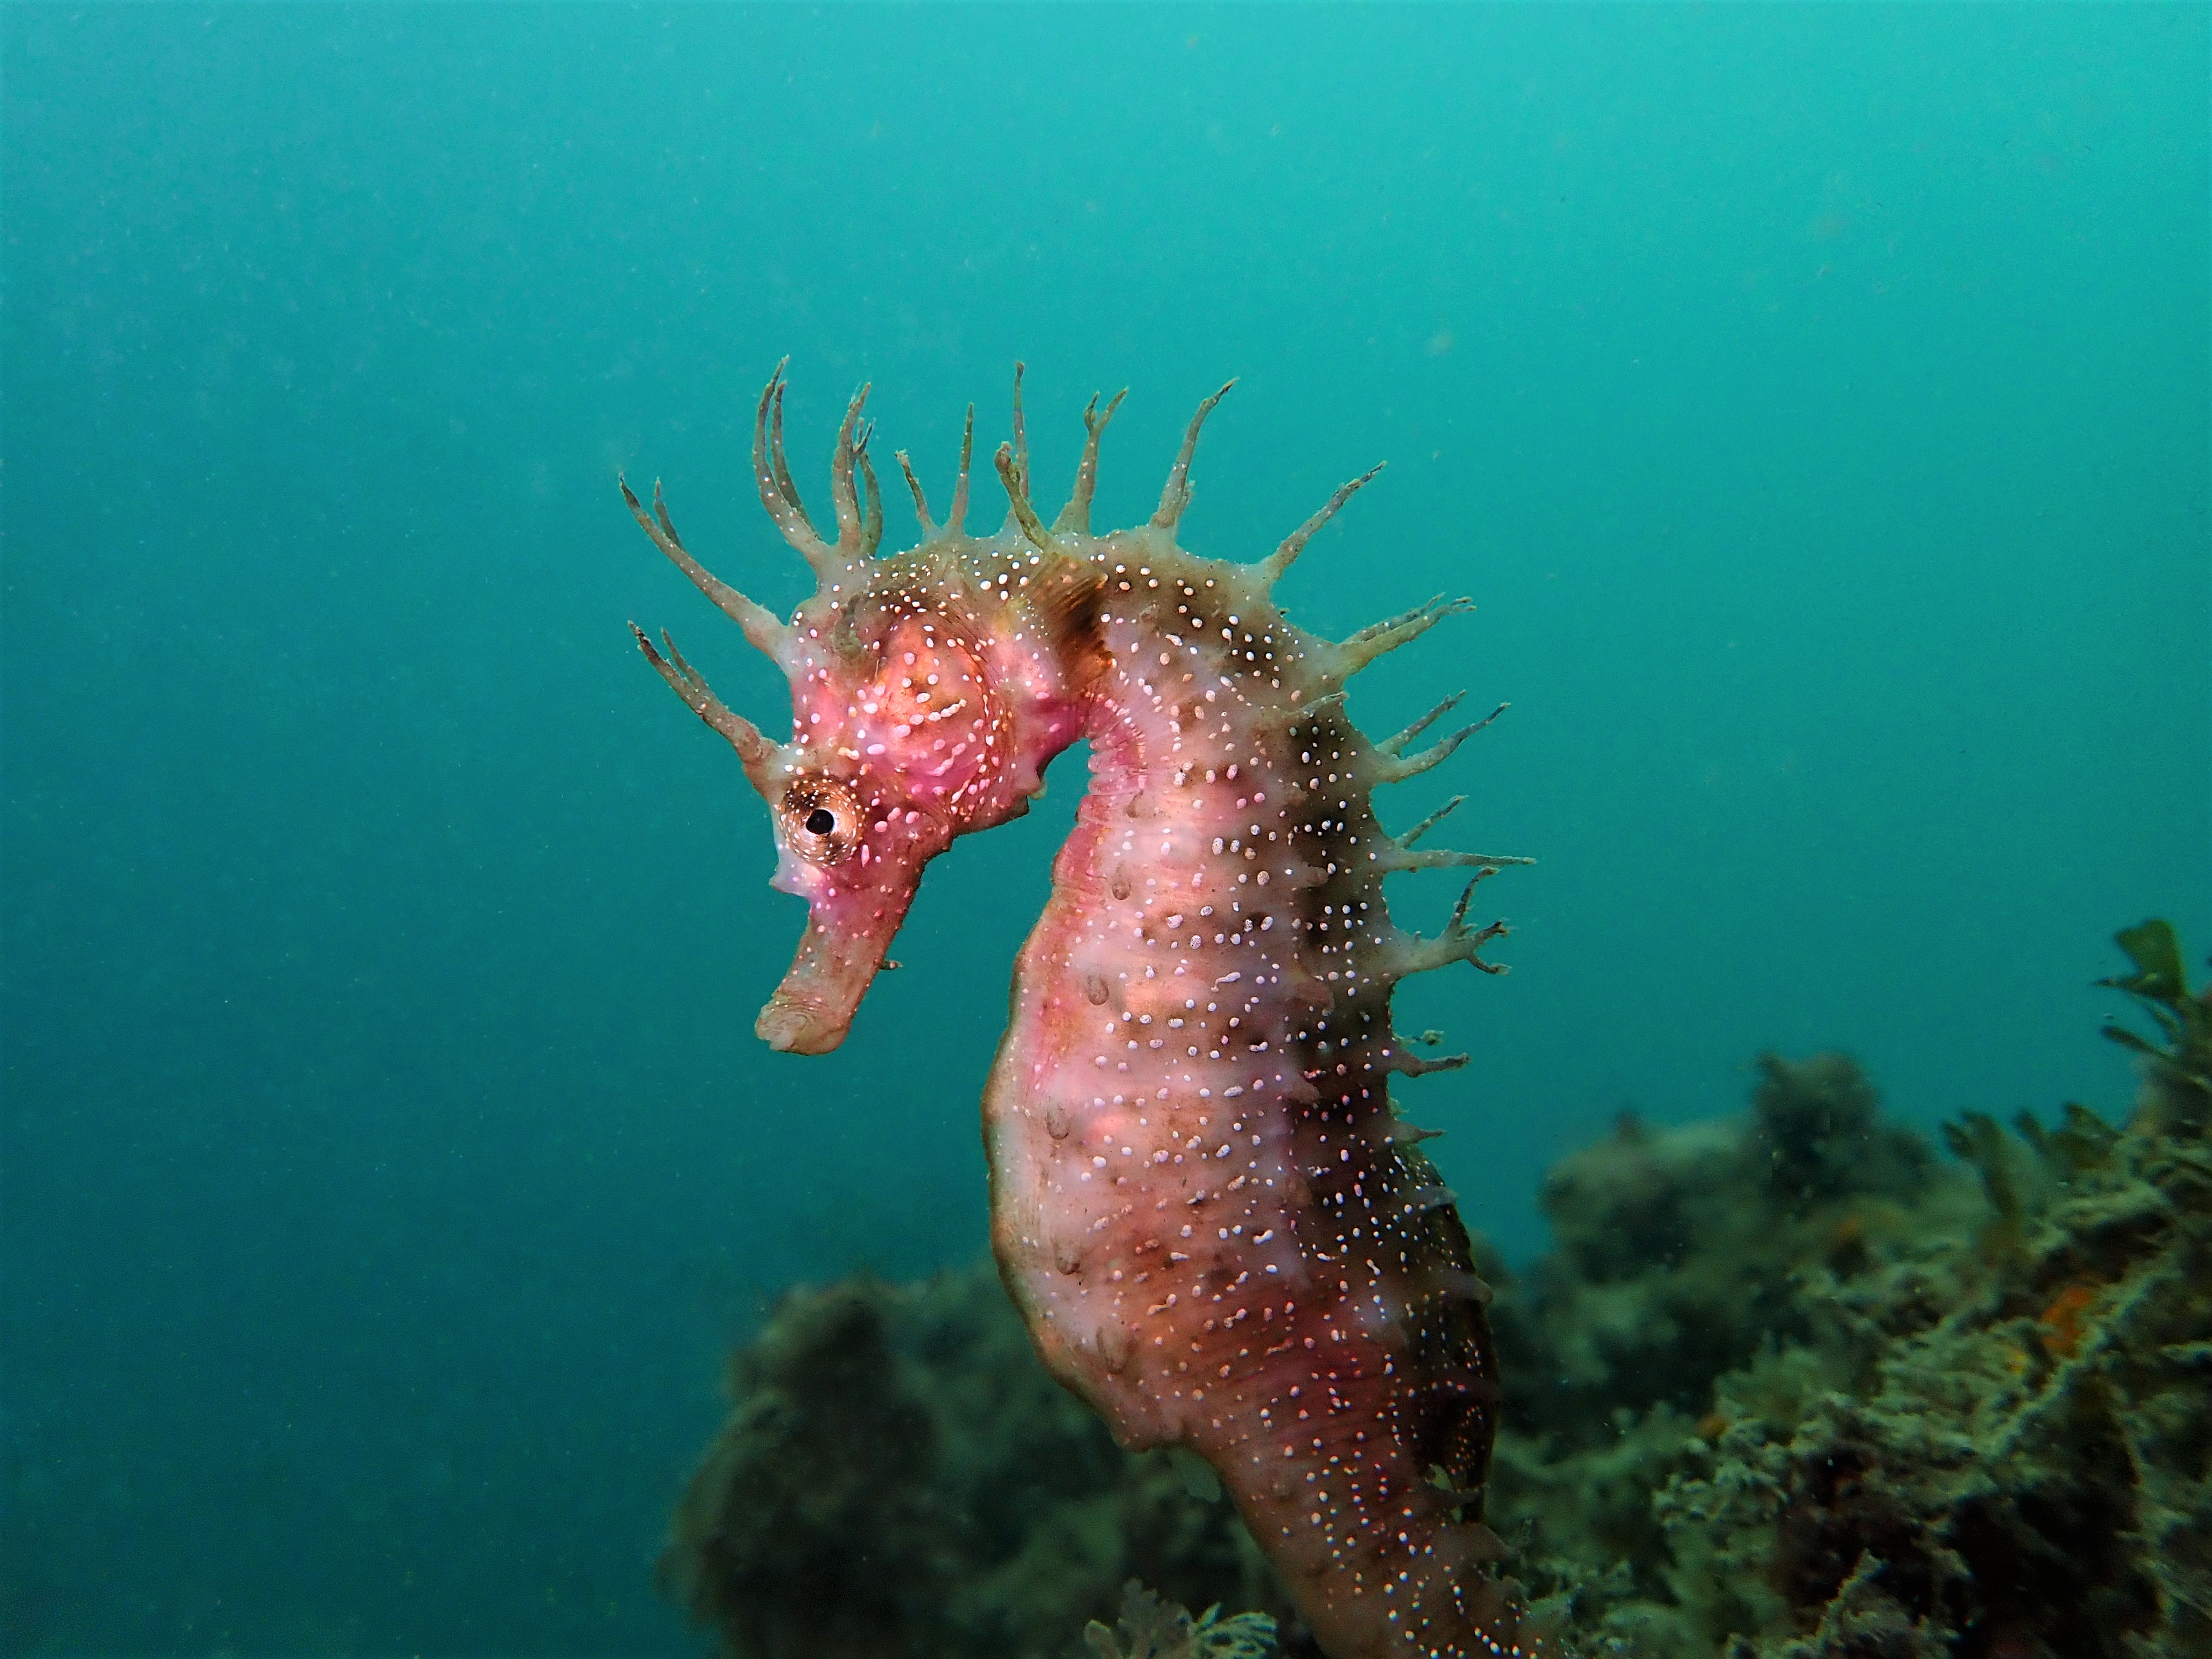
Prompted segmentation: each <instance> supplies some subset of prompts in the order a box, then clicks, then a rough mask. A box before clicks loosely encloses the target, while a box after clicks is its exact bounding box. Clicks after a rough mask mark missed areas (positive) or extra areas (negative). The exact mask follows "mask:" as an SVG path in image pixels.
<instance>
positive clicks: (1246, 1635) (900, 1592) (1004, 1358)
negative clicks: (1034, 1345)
mask: <svg viewBox="0 0 2212 1659" xmlns="http://www.w3.org/2000/svg"><path fill="white" fill-rule="evenodd" d="M2118 942H2119V944H2120V945H2121V948H2122V949H2123V951H2124V952H2125V953H2126V955H2127V957H2128V958H2129V960H2130V963H2131V969H2130V971H2129V972H2127V973H2125V974H2124V975H2118V976H2117V977H2115V978H2114V979H2112V980H2110V981H2106V983H2107V984H2108V985H2110V986H2112V987H2114V988H2115V989H2117V990H2118V991H2119V992H2120V993H2122V994H2124V995H2126V996H2127V997H2128V998H2130V1000H2132V1002H2133V1003H2134V1005H2135V1006H2136V1008H2137V1009H2138V1010H2139V1011H2140V1012H2142V1014H2143V1015H2145V1016H2147V1017H2148V1019H2149V1021H2150V1023H2151V1029H2150V1030H2149V1031H2148V1034H2147V1035H2146V1034H2143V1033H2141V1032H2138V1031H2136V1030H2132V1029H2130V1027H2128V1026H2126V1025H2124V1024H2118V1023H2113V1024H2108V1026H2107V1027H2106V1030H2107V1034H2108V1035H2110V1036H2112V1038H2113V1039H2114V1040H2115V1041H2116V1042H2120V1043H2122V1044H2124V1045H2125V1046H2127V1047H2128V1048H2130V1049H2131V1050H2132V1051H2133V1052H2134V1053H2135V1054H2136V1056H2137V1058H2138V1059H2139V1060H2140V1062H2141V1064H2142V1087H2141V1091H2140V1094H2139V1096H2138V1097H2137V1099H2136V1103H2135V1104H2134V1108H2133V1110H2132V1112H2131V1113H2130V1115H2128V1116H2127V1118H2126V1121H2125V1122H2124V1124H2121V1125H2119V1126H2118V1127H2115V1126H2114V1125H2113V1124H2111V1123H2108V1122H2107V1121H2105V1120H2104V1119H2102V1118H2100V1117H2099V1116H2097V1115H2094V1114H2093V1113H2091V1112H2089V1111H2088V1110H2087V1109H2084V1108H2082V1107H2081V1106H2078V1105H2070V1104H2069V1105H2067V1106H2065V1107H2064V1108H2063V1109H2062V1111H2061V1112H2060V1113H2059V1115H2058V1116H2057V1120H2056V1121H2055V1122H2051V1123H2046V1122H2045V1121H2041V1120H2039V1119H2038V1118H2036V1117H2034V1116H2033V1115H2028V1114H2025V1113H2024V1114H2022V1115H2021V1116H2020V1117H2018V1118H2017V1119H2016V1120H2015V1121H2014V1122H2013V1123H2012V1124H2011V1125H2010V1126H2004V1125H2001V1124H1999V1123H1998V1122H1997V1121H1995V1120H1994V1119H1992V1118H1990V1117H1988V1116H1986V1115H1979V1114H1972V1113H1969V1114H1966V1115H1963V1116H1962V1117H1961V1118H1960V1120H1959V1121H1956V1122H1954V1123H1952V1124H1949V1125H1948V1126H1946V1127H1945V1129H1944V1132H1943V1134H1942V1146H1940V1147H1939V1146H1936V1145H1934V1144H1931V1143H1930V1142H1929V1140H1928V1139H1925V1138H1924V1137H1923V1136H1921V1135H1919V1134H1917V1133H1914V1132H1913V1131H1911V1130H1910V1129H1908V1128H1905V1127H1901V1126H1899V1125H1898V1124H1896V1123H1894V1122H1892V1121H1888V1120H1887V1119H1886V1118H1885V1117H1884V1116H1883V1115H1882V1113H1881V1106H1880V1102H1879V1100H1878V1097H1877V1096H1876V1093H1875V1090H1874V1088H1873V1086H1872V1085H1871V1084H1870V1083H1869V1080H1868V1079H1867V1078H1866V1077H1865V1076H1864V1075H1863V1073H1862V1072H1861V1071H1860V1069H1859V1067H1858V1066H1857V1065H1856V1064H1855V1063H1854V1062H1853V1061H1851V1060H1850V1059H1849V1058H1847V1057H1845V1056H1844V1055H1840V1054H1820V1055H1815V1056H1813V1057H1811V1058H1809V1059H1804V1060H1785V1059H1783V1058H1781V1057H1778V1056H1775V1055H1768V1056H1765V1057H1763V1058H1762V1059H1761V1060H1759V1062H1758V1064H1757V1079H1756V1083H1755V1085H1754V1087H1753V1094H1752V1100H1751V1103H1750V1109H1749V1110H1748V1111H1747V1113H1743V1114H1740V1115H1736V1116H1734V1117H1730V1118H1724V1119H1717V1120H1713V1121H1706V1122H1700V1123H1692V1124H1687V1125H1681V1126H1675V1127H1656V1126H1651V1125H1647V1124H1644V1123H1643V1122H1640V1121H1638V1120H1636V1119H1634V1118H1632V1117H1625V1118H1624V1119H1622V1120H1621V1121H1620V1124H1619V1125H1618V1126H1617V1127H1616V1128H1615V1130H1614V1132H1613V1133H1612V1134H1611V1135H1610V1136H1609V1137H1608V1138H1607V1139H1605V1140H1603V1141H1602V1142H1601V1143H1599V1144H1597V1145H1595V1146H1590V1147H1588V1148H1585V1149H1583V1150H1582V1151H1580V1152H1576V1153H1574V1154H1573V1155H1571V1156H1570V1157H1569V1158H1565V1159H1564V1160H1563V1161H1562V1162H1561V1163H1560V1164H1559V1165H1558V1166H1557V1167H1556V1168H1555V1169H1554V1170H1553V1171H1552V1172H1551V1174H1550V1176H1549V1177H1548V1179H1547V1182H1546V1186H1545V1188H1544V1192H1543V1203H1544V1206H1545V1209H1546V1211H1547V1214H1548V1216H1549V1218H1550V1220H1551V1223H1552V1226H1553V1238H1554V1248H1553V1250H1552V1251H1551V1252H1550V1253H1549V1254H1548V1255H1546V1256H1544V1257H1543V1258H1541V1260H1539V1261H1536V1262H1534V1263H1533V1264H1532V1265H1531V1266H1530V1267H1528V1269H1527V1270H1526V1271H1525V1272H1524V1273H1520V1274H1517V1275H1516V1274H1514V1273H1509V1272H1508V1271H1507V1270H1506V1268H1505V1267H1504V1264H1503V1263H1502V1262H1500V1261H1498V1260H1497V1259H1496V1257H1495V1254H1494V1252H1492V1251H1489V1250H1488V1249H1486V1248H1484V1247H1482V1246H1481V1245H1480V1243H1479V1242H1478V1245H1477V1251H1476V1255H1477V1263H1478V1266H1479V1267H1480V1270H1481V1271H1482V1273H1483V1274H1484V1275H1485V1277H1486V1278H1487V1279H1490V1280H1491V1281H1492V1283H1493V1284H1495V1285H1496V1286H1497V1297H1496V1300H1495V1302H1494V1303H1493V1304H1492V1307H1491V1309H1490V1314H1491V1318H1492V1324H1493V1328H1494V1331H1495V1339H1496V1343H1497V1346H1498V1352H1499V1354H1500V1357H1501V1361H1502V1363H1503V1364H1504V1366H1505V1367H1506V1368H1507V1369H1508V1370H1510V1374H1511V1375H1513V1376H1518V1377H1522V1378H1525V1379H1527V1381H1526V1383H1525V1385H1524V1386H1522V1387H1521V1388H1519V1389H1515V1390H1514V1391H1513V1392H1512V1394H1511V1395H1510V1396H1509V1398H1508V1400H1507V1401H1506V1403H1505V1406H1504V1421H1503V1425H1502V1427H1501V1430H1500V1432H1499V1435H1498V1445H1497V1452H1496V1456H1495V1459H1494V1462H1493V1463H1492V1470H1491V1480H1490V1486H1489V1491H1488V1494H1487V1500H1488V1501H1487V1513H1488V1515H1489V1516H1490V1517H1491V1520H1492V1524H1493V1525H1495V1526H1496V1527H1497V1528H1498V1531H1499V1532H1500V1534H1503V1536H1504V1541H1505V1544H1506V1547H1507V1551H1508V1553H1507V1557H1506V1559H1505V1561H1504V1564H1503V1565H1504V1569H1505V1571H1508V1572H1510V1574H1511V1575H1512V1577H1514V1578H1516V1579H1517V1580H1518V1581H1519V1582H1520V1583H1522V1585H1523V1586H1524V1587H1525V1589H1526V1592H1527V1593H1528V1595H1530V1596H1531V1597H1532V1599H1533V1601H1534V1613H1535V1614H1536V1615H1537V1616H1538V1617H1540V1618H1541V1619H1542V1620H1544V1621H1545V1622H1546V1623H1547V1626H1551V1627H1553V1628H1555V1629H1558V1630H1559V1631H1561V1632H1563V1635H1564V1637H1565V1640H1566V1642H1567V1643H1568V1644H1570V1645H1571V1647H1572V1648H1573V1649H1574V1650H1577V1651H1579V1652H1581V1653H1583V1654H1585V1655H1591V1656H1595V1655H1600V1654H1608V1655H1619V1656H1629V1655H1638V1656H1653V1659H1919V1656H1936V1655H1945V1656H1956V1659H2105V1656H2112V1659H2151V1656H2174V1659H2179V1656H2184V1655H2189V1656H2202V1655H2204V1654H2207V1653H2212V1137H2209V1135H2208V1129H2209V1128H2212V990H2204V991H2197V992H2192V991H2191V989H2190V988H2189V987H2188V985H2187V983H2186V980H2185V974H2184V971H2183V968H2182V957H2181V952H2180V950H2179V945H2178V942H2177V941H2176V939H2175V937H2174V934H2173V932H2172V929H2171V928H2170V927H2167V926H2166V924H2165V923H2163V922H2148V923H2145V924H2143V925H2142V926H2141V927H2135V928H2130V929H2129V930H2127V931H2126V932H2124V933H2121V934H2120V935H2119V936H2118ZM1947 1153H1948V1157H1947V1156H1946V1154H1947ZM732 1392H733V1394H734V1395H735V1396H736V1399H737V1402H738V1403H737V1407H736V1410H735V1412H734V1413H733V1415H732V1418H731V1419H730V1422H729V1424H728V1425H727V1426H726V1428H725V1429H724V1431H722V1433H721V1435H720V1437H719V1438H718V1439H717V1441H716V1442H715V1444H714V1448H713V1449H711V1450H710V1452H709V1454H708V1458H707V1460H706V1462H705V1463H704V1464H703V1466H702V1468H701V1470H700V1472H699V1474H697V1476H696V1478H695V1480H694V1481H693V1483H692V1486H691V1488H690V1492H689V1493H688V1495H687V1496H686V1498H685V1499H684V1504H683V1505H682V1507H681V1509H680V1510H679V1512H678V1516H677V1521H676V1524H675V1528H674V1531H673V1534H672V1538H671V1545H670V1547H669V1551H668V1553H667V1556H666V1558H665V1561H664V1582H665V1584H666V1585H667V1587H668V1588H669V1589H670V1590H671V1593H672V1594H673V1595H675V1596H676V1597H677V1598H678V1600H679V1601H681V1602H682V1603H683V1604H684V1606H686V1607H688V1608H689V1609H690V1611H691V1613H693V1615H694V1616H695V1617H696V1618H697V1619H699V1620H701V1621H702V1622H704V1623H708V1624H711V1625H712V1626H714V1628H715V1629H716V1630H717V1631H718V1632H720V1636H721V1638H722V1641H723V1644H724V1647H725V1649H726V1651H727V1652H729V1653H730V1654H732V1655H733V1656H762V1659H770V1656H772V1659H797V1656H802V1655H817V1654H819V1655H825V1656H826V1655H836V1656H845V1655H857V1654H858V1653H860V1652H862V1651H866V1652H869V1653H873V1654H885V1655H889V1654H902V1653H914V1654H921V1653H946V1654H950V1653H953V1652H956V1651H957V1652H959V1653H962V1654H963V1655H981V1656H994V1655H1001V1654H1003V1655H1007V1656H1014V1655H1034V1656H1038V1659H1057V1656H1062V1655H1075V1654H1078V1653H1079V1652H1080V1651H1081V1647H1082V1644H1083V1642H1084V1641H1085V1639H1086V1638H1085V1636H1079V1632H1082V1631H1083V1628H1084V1621H1085V1620H1086V1619H1089V1620H1101V1619H1103V1618H1104V1617H1106V1616H1107V1615H1108V1614H1109V1613H1112V1612H1113V1611H1114V1610H1115V1607H1116V1605H1117V1597H1118V1596H1120V1595H1121V1587H1122V1585H1123V1584H1124V1583H1125V1581H1127V1580H1128V1579H1131V1578H1139V1579H1142V1580H1143V1581H1145V1582H1146V1583H1150V1584H1152V1585H1155V1586H1157V1587H1158V1589H1159V1590H1160V1591H1162V1592H1164V1595H1167V1596H1170V1597H1173V1598H1177V1599H1179V1600H1181V1601H1184V1602H1187V1603H1188V1605H1190V1606H1193V1607H1199V1606H1206V1605H1208V1604H1215V1603H1218V1604H1219V1605H1222V1606H1226V1607H1236V1608H1250V1609H1255V1610H1257V1611H1259V1612H1261V1613H1265V1614H1267V1615H1269V1616H1271V1617H1272V1618H1273V1619H1274V1620H1277V1621H1278V1623H1279V1640H1280V1643H1281V1644H1282V1646H1283V1648H1284V1650H1285V1652H1287V1653H1290V1654H1293V1655H1298V1654H1310V1653H1312V1652H1313V1651H1315V1649H1314V1646H1313V1643H1312V1637H1311V1632H1310V1630H1309V1629H1308V1627H1307V1626H1305V1625H1304V1624H1303V1623H1302V1621H1301V1620H1299V1618H1298V1617H1297V1613H1296V1612H1295V1610H1294V1607H1293V1606H1292V1604H1291V1601H1290V1600H1289V1598H1288V1597H1287V1596H1286V1595H1285V1593H1284V1591H1283V1589H1282V1587H1281V1586H1280V1584H1279V1583H1278V1582H1277V1580H1276V1579H1275V1577H1274V1576H1273V1571H1272V1570H1271V1569H1270V1568H1269V1567H1268V1566H1267V1564H1266V1562H1265V1560H1264V1559H1263V1558H1262V1556H1261V1553H1260V1552H1259V1550H1258V1549H1257V1548H1256V1547H1255V1546H1254V1545H1253V1544H1252V1542H1251V1541H1250V1540H1249V1538H1248V1537H1247V1536H1246V1535H1245V1534H1244V1531H1243V1527H1242V1526H1241V1525H1240V1523H1238V1522H1237V1520H1236V1518H1235V1516H1234V1513H1233V1511H1232V1510H1231V1508H1230V1506H1229V1505H1228V1504H1225V1503H1224V1502H1222V1501H1219V1499H1218V1496H1217V1495H1216V1494H1215V1492H1213V1490H1212V1483H1211V1481H1210V1480H1209V1479H1208V1478H1207V1475H1206V1471H1205V1469H1204V1468H1203V1467H1202V1466H1200V1465H1198V1464H1197V1463H1196V1462H1194V1461H1192V1460H1188V1459H1187V1458H1184V1457H1183V1456H1182V1455H1181V1454H1168V1453H1160V1452H1153V1453H1147V1454H1142V1455H1131V1454H1127V1453H1125V1452H1122V1451H1121V1450H1119V1449H1117V1448H1116V1447H1115V1445H1114V1443H1113V1442H1112V1440H1111V1439H1110V1437H1108V1435H1107V1434H1106V1432H1105V1431H1104V1430H1103V1428H1102V1427H1101V1426H1100V1425H1099V1424H1098V1422H1097V1419H1095V1418H1093V1417H1091V1415H1090V1413H1087V1412H1085V1411H1084V1410H1083V1409H1082V1408H1081V1407H1079V1406H1078V1405H1076V1403H1075V1402H1074V1401H1073V1400H1072V1399H1070V1398H1069V1397H1067V1396H1066V1395H1062V1394H1060V1392H1059V1391H1058V1389H1055V1388H1054V1385H1053V1384H1052V1383H1050V1382H1049V1380H1048V1379H1047V1377H1046V1376H1044V1374H1043V1372H1042V1370H1040V1369H1039V1367H1038V1365H1037V1364H1036V1360H1035V1359H1034V1358H1032V1357H1031V1355H1030V1352H1029V1349H1028V1346H1027V1345H1026V1343H1025V1342H1024V1340H1023V1339H1022V1334H1021V1328H1020V1326H1019V1323H1018V1321H1017V1319H1016V1318H1015V1316H1014V1315H1013V1313H1012V1310H1011V1309H1010V1308H1009V1307H1008V1306H1007V1305H1006V1297H1005V1296H1004V1293H1003V1292H1002V1291H1000V1288H999V1286H998V1285H997V1283H996V1282H995V1280H994V1278H993V1277H992V1275H991V1274H990V1273H989V1271H988V1269H987V1268H979V1269H977V1270H975V1271H972V1272H967V1273H948V1274H945V1275H943V1276H941V1277H939V1278H938V1279H933V1280H931V1281H929V1282H928V1283H926V1284H921V1285H884V1284H880V1283H877V1282H874V1281H871V1280H866V1279H860V1280H852V1281H848V1282H845V1283H843V1284H840V1285H833V1286H830V1287H829V1288H827V1289H823V1290H811V1291H795V1292H793V1293H792V1294H791V1295H790V1296H788V1297H787V1298H786V1299H785V1301H784V1302H783V1304H781V1307H780V1308H779V1309H778V1310H776V1311H775V1315H774V1316H773V1317H771V1318H770V1320H769V1322H768V1324H767V1326H766V1327H765V1328H764V1329H763V1331H762V1332H761V1333H760V1334H759V1335H758V1336H757V1338H756V1339H755V1340H753V1341H751V1342H750V1343H749V1344H748V1345H747V1346H744V1348H742V1349H741V1350H740V1351H739V1352H738V1355H737V1357H736V1358H735V1359H734V1360H733V1362H732ZM1120 1617H1121V1630H1120V1633H1119V1634H1115V1633H1113V1632H1109V1631H1108V1630H1107V1629H1106V1627H1105V1626H1103V1624H1097V1623H1094V1624H1093V1625H1092V1626H1091V1628H1090V1630H1089V1632H1087V1641H1088V1644H1089V1646H1090V1648H1091V1650H1092V1651H1093V1652H1094V1653H1096V1654H1097V1656H1098V1659H1123V1656H1125V1655H1126V1656H1132V1659H1133V1656H1135V1655H1137V1654H1139V1653H1146V1654H1161V1655H1166V1654H1170V1653H1175V1654H1181V1653H1184V1652H1188V1653H1191V1654H1194V1655H1196V1654H1200V1653H1215V1652H1218V1653H1221V1654H1223V1655H1224V1656H1228V1655H1231V1653H1240V1654H1241V1653H1242V1652H1243V1649H1241V1648H1239V1647H1238V1646H1237V1644H1240V1643H1245V1644H1249V1643H1252V1642H1256V1641H1260V1640H1261V1639H1262V1637H1261V1632H1260V1630H1259V1627H1258V1626H1240V1625H1238V1623H1237V1620H1219V1619H1218V1618H1216V1617H1213V1616H1211V1615H1209V1616H1208V1617H1206V1618H1202V1619H1199V1620H1193V1619H1192V1618H1191V1617H1190V1615H1188V1613H1183V1612H1182V1609H1181V1608H1180V1607H1175V1606H1173V1605H1172V1603H1170V1602H1167V1601H1160V1600H1158V1598H1156V1597H1152V1598H1149V1599H1148V1593H1145V1592H1139V1591H1135V1590H1132V1591H1131V1592H1130V1599H1129V1600H1128V1601H1127V1602H1126V1603H1123V1604H1121V1611H1120ZM1178 1620H1180V1622H1178ZM1178 1644H1180V1645H1178Z"/></svg>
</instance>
